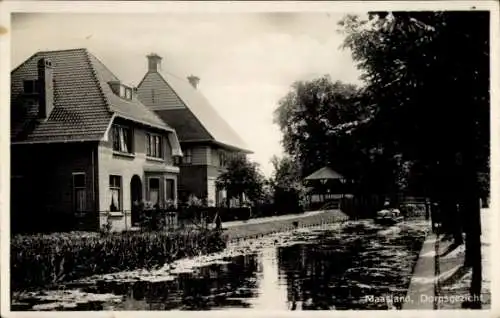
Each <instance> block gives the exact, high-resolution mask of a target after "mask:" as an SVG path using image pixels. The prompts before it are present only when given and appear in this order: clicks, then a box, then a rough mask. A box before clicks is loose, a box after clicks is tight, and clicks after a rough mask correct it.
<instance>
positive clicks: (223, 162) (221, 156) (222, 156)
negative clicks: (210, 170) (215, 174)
mask: <svg viewBox="0 0 500 318" xmlns="http://www.w3.org/2000/svg"><path fill="white" fill-rule="evenodd" d="M226 160H227V159H226V153H225V152H224V151H220V152H219V166H221V167H225V166H226Z"/></svg>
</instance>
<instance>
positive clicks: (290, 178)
mask: <svg viewBox="0 0 500 318" xmlns="http://www.w3.org/2000/svg"><path fill="white" fill-rule="evenodd" d="M271 164H272V165H273V169H274V172H273V176H272V178H271V179H270V183H271V185H272V186H273V187H280V188H283V189H296V190H299V189H300V188H301V187H302V180H301V175H300V166H299V164H298V163H297V162H296V161H294V160H293V159H292V158H290V157H289V156H284V157H282V158H279V157H277V156H273V157H272V158H271Z"/></svg>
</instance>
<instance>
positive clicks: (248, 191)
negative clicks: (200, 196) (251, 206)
mask: <svg viewBox="0 0 500 318" xmlns="http://www.w3.org/2000/svg"><path fill="white" fill-rule="evenodd" d="M264 184H265V179H264V177H263V175H262V174H261V172H260V170H259V166H258V164H257V163H255V162H252V161H250V160H248V158H247V157H246V156H235V157H233V158H231V159H229V160H228V163H227V166H226V171H225V172H223V173H222V174H220V175H219V177H218V178H217V180H216V185H217V186H218V187H219V188H223V189H225V190H226V191H227V197H228V199H231V198H238V199H239V201H240V204H241V203H242V201H243V194H245V195H246V196H247V197H248V198H249V199H250V201H252V202H255V201H257V200H259V199H261V198H262V195H263V187H264Z"/></svg>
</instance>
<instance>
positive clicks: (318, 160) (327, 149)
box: [274, 76, 366, 177]
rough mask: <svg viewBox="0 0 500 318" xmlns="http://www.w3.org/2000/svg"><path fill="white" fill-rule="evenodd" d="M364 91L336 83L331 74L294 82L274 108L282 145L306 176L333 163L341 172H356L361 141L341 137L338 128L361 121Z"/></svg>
mask: <svg viewBox="0 0 500 318" xmlns="http://www.w3.org/2000/svg"><path fill="white" fill-rule="evenodd" d="M362 96H363V95H362V93H361V91H360V90H359V89H358V88H357V87H356V86H354V85H351V84H344V83H341V82H339V81H336V82H333V81H332V80H331V79H330V77H329V76H323V77H321V78H318V79H314V80H311V81H298V82H296V83H294V84H293V85H292V87H291V90H290V91H289V92H288V94H287V95H286V96H285V97H283V98H282V99H281V100H280V102H279V106H278V108H277V109H276V110H275V113H274V115H275V123H277V124H278V125H279V127H280V129H281V132H282V133H283V140H282V143H283V146H284V149H285V152H286V153H287V154H288V155H289V158H290V159H291V160H292V161H294V162H296V163H297V164H298V166H299V174H300V176H302V177H303V176H305V175H307V174H310V173H312V172H313V171H315V170H317V169H319V168H321V167H323V166H325V165H332V166H335V168H336V169H338V170H340V171H341V172H342V173H345V174H347V175H350V174H353V173H354V171H355V169H354V167H355V165H356V164H357V163H359V160H360V159H359V158H356V160H353V159H354V158H355V157H356V156H358V157H359V154H360V153H359V148H360V143H361V142H363V140H361V139H358V141H356V140H354V139H353V138H351V137H347V138H340V137H339V135H338V134H336V133H335V129H336V128H337V127H339V126H341V125H342V124H344V123H351V122H356V121H359V120H362V119H363V118H364V117H365V116H366V114H365V113H364V112H363V108H362V107H361V102H362Z"/></svg>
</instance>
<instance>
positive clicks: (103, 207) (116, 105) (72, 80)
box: [11, 49, 182, 231]
mask: <svg viewBox="0 0 500 318" xmlns="http://www.w3.org/2000/svg"><path fill="white" fill-rule="evenodd" d="M11 100H12V102H11V216H12V217H14V219H17V220H21V221H23V218H29V217H30V216H33V213H36V214H38V217H40V214H42V215H43V218H45V219H47V220H50V219H51V218H54V221H56V220H55V218H61V217H62V216H72V217H75V219H77V220H78V219H82V220H83V219H85V220H87V221H88V220H90V221H91V222H90V223H92V224H93V226H92V227H93V228H95V227H101V226H102V225H104V224H107V223H108V222H110V223H111V226H112V230H116V231H119V230H126V229H130V228H132V227H134V226H137V224H138V222H139V218H140V215H139V213H140V212H139V210H138V208H137V207H138V203H140V202H141V201H149V202H152V204H158V205H165V204H166V203H167V202H168V203H169V204H176V201H177V186H178V179H179V171H180V169H179V167H177V166H175V165H174V162H175V161H178V159H176V158H181V157H182V152H181V149H180V144H179V140H178V138H177V134H176V132H175V130H174V129H173V128H172V127H170V126H168V125H167V124H166V123H165V122H164V121H163V120H161V119H160V118H159V117H158V116H157V115H156V114H155V113H154V112H153V111H151V110H149V109H148V108H147V107H146V106H145V105H143V104H142V103H141V102H140V101H139V99H138V98H137V90H136V89H135V88H134V87H131V86H127V85H124V84H123V83H121V81H120V80H119V79H118V78H117V77H116V76H115V75H113V73H112V72H111V71H110V70H109V69H108V68H107V67H106V66H105V65H104V64H103V63H102V62H101V61H99V59H97V58H96V57H95V56H94V55H92V54H91V53H89V52H88V51H87V50H86V49H75V50H64V51H50V52H38V53H36V54H34V55H33V56H31V57H30V58H28V59H27V60H26V61H25V62H24V63H22V64H21V65H20V66H19V67H17V68H16V69H14V70H13V71H12V72H11ZM12 217H11V219H12ZM27 222H29V221H27Z"/></svg>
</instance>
